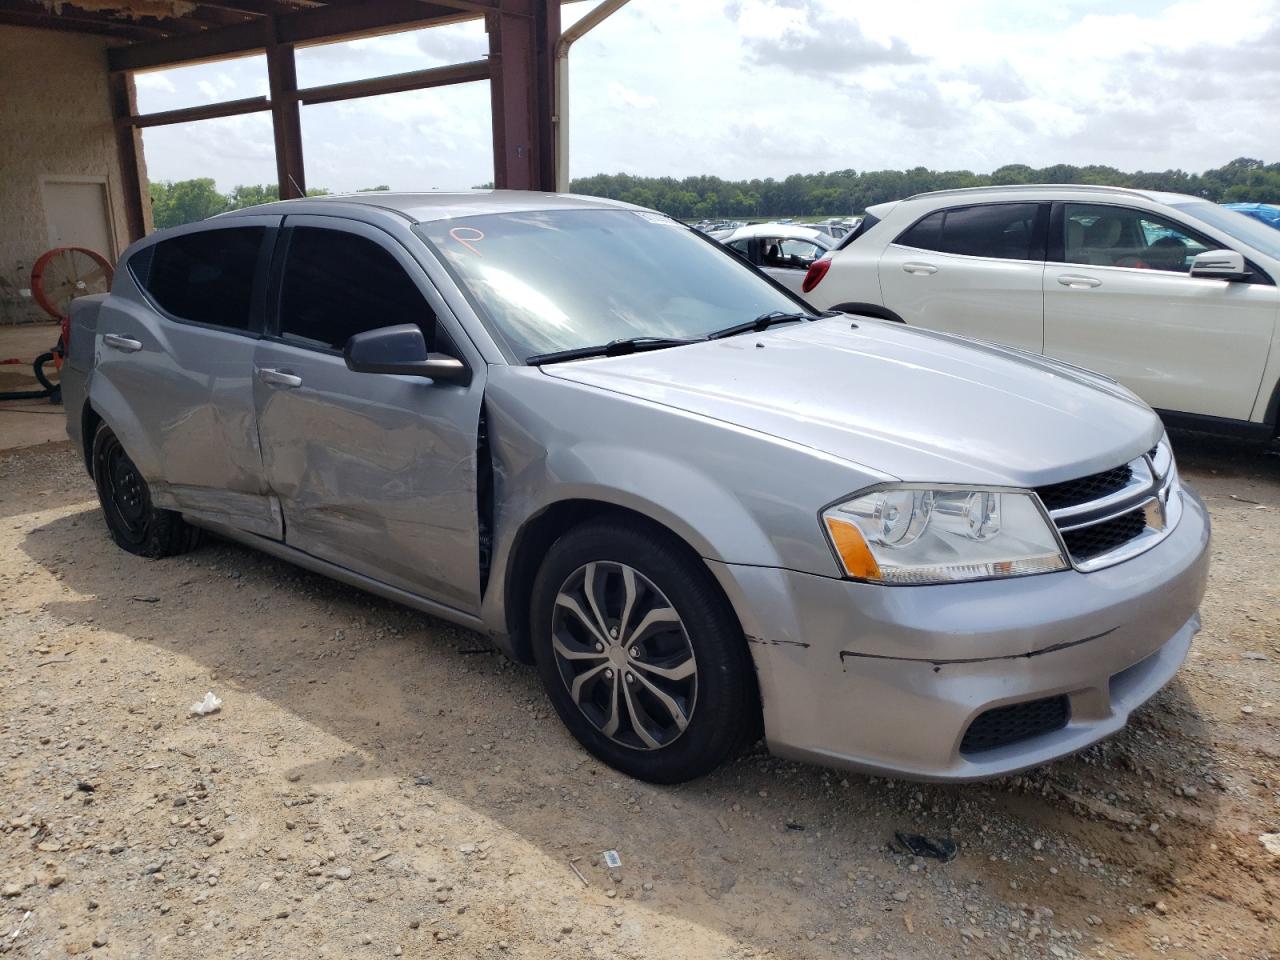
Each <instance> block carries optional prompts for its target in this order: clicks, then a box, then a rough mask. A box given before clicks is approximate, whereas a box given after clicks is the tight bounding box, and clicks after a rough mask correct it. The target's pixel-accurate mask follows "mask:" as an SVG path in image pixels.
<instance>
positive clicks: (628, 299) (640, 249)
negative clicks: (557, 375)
mask: <svg viewBox="0 0 1280 960" xmlns="http://www.w3.org/2000/svg"><path fill="white" fill-rule="evenodd" d="M414 230H415V231H416V232H417V233H418V235H419V236H421V237H422V238H423V239H425V240H426V241H427V242H428V243H429V244H430V245H431V246H432V248H434V250H435V251H436V253H437V254H438V255H439V256H440V258H441V259H442V260H443V261H444V262H445V263H446V264H447V265H448V266H449V268H450V269H451V271H452V272H453V274H454V276H455V278H456V279H457V280H458V281H459V284H460V286H462V288H463V289H464V290H465V291H466V292H467V294H468V295H469V296H470V298H471V300H472V303H473V304H474V305H475V306H476V308H477V312H478V313H479V314H480V316H481V319H482V320H484V321H485V322H486V324H488V325H489V327H490V329H491V331H492V332H493V333H494V335H495V336H496V337H498V338H499V339H501V340H504V341H505V342H506V343H507V345H508V346H509V347H510V349H511V351H512V352H513V353H514V354H515V355H516V356H518V357H519V358H520V360H521V361H524V360H527V359H528V358H529V357H531V356H536V355H539V354H547V353H554V352H557V351H561V350H570V349H574V348H577V347H589V346H595V345H597V344H604V343H608V342H610V341H612V340H626V339H630V338H633V337H671V338H678V339H688V338H695V337H703V336H706V335H707V334H709V333H712V332H713V331H716V330H722V329H724V328H725V327H729V326H732V325H734V324H739V323H742V322H744V321H749V320H751V319H753V318H755V317H758V316H760V315H761V314H763V313H768V312H770V311H775V310H777V311H784V312H787V313H794V312H795V311H797V310H801V309H803V306H802V305H801V304H799V303H798V302H797V301H795V300H793V299H791V298H790V297H789V296H787V295H786V294H785V293H783V292H782V291H780V290H778V289H777V288H776V287H774V286H773V285H772V284H771V283H769V281H767V280H765V279H763V278H762V277H760V276H759V275H757V274H756V273H755V272H754V271H752V270H751V268H749V267H747V266H746V265H744V264H743V263H742V261H741V260H740V259H739V258H738V257H736V256H734V255H732V254H730V253H729V252H727V251H726V250H725V249H724V248H722V247H720V246H719V245H717V244H714V243H710V242H708V241H707V240H704V239H702V238H701V237H699V236H697V234H695V233H694V232H693V231H692V230H690V229H688V228H687V227H685V226H683V225H681V224H678V223H676V222H675V221H674V220H671V219H669V218H667V217H664V216H662V215H661V214H655V213H647V212H642V211H634V210H543V211H536V212H525V213H496V214H488V215H486V216H478V217H459V218H455V219H450V220H434V221H429V222H426V223H420V224H418V225H417V226H415V227H414Z"/></svg>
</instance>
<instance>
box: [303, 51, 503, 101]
mask: <svg viewBox="0 0 1280 960" xmlns="http://www.w3.org/2000/svg"><path fill="white" fill-rule="evenodd" d="M488 79H489V61H488V60H471V61H469V62H467V63H453V64H450V65H449V66H446V67H431V68H429V69H427V70H411V71H409V72H408V73H393V74H390V75H388V76H385V77H371V78H370V79H368V80H350V81H348V82H346V83H330V84H327V85H325V86H323V87H307V88H306V89H305V90H299V91H298V93H297V98H298V102H299V103H303V104H307V105H311V104H316V103H333V102H334V101H336V100H355V99H357V98H359V97H378V96H382V95H383V94H387V93H403V92H404V91H406V90H425V89H427V88H428V87H443V86H448V85H449V84H454V83H470V82H472V81H475V80H488Z"/></svg>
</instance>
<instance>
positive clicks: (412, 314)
mask: <svg viewBox="0 0 1280 960" xmlns="http://www.w3.org/2000/svg"><path fill="white" fill-rule="evenodd" d="M400 323H416V324H417V325H418V326H419V327H420V328H421V329H422V335H423V336H424V337H425V338H426V341H427V349H429V350H434V349H435V315H434V313H432V310H431V307H430V305H428V303H427V301H426V299H425V298H424V297H423V296H422V293H421V292H420V291H419V290H418V287H417V285H416V284H415V283H414V282H413V279H412V278H411V277H410V276H409V274H408V273H406V272H405V269H404V268H403V267H402V266H400V263H399V262H398V261H397V260H396V258H395V257H393V256H392V255H391V254H390V253H389V252H388V251H386V250H385V249H383V248H382V247H381V246H379V245H378V244H376V243H374V242H373V241H372V240H369V239H368V238H366V237H361V236H358V235H356V234H354V233H347V232H346V231H344V230H326V229H324V228H323V227H295V228H294V229H293V231H292V235H291V237H290V239H289V251H288V256H287V259H286V260H285V268H284V281H283V283H282V285H281V290H280V336H281V338H283V339H284V340H288V341H291V342H293V343H299V344H302V345H304V346H314V347H327V348H329V349H332V350H341V349H342V348H343V347H344V346H345V345H346V342H347V340H349V339H350V338H351V337H352V336H354V335H355V334H357V333H363V332H364V331H366V330H376V329H377V328H379V327H390V326H394V325H395V324H400Z"/></svg>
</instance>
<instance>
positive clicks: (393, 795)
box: [0, 437, 1280, 960]
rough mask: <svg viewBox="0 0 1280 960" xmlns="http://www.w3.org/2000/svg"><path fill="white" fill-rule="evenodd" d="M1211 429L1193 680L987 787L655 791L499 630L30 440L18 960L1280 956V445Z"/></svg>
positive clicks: (717, 784)
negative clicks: (613, 865) (478, 631)
mask: <svg viewBox="0 0 1280 960" xmlns="http://www.w3.org/2000/svg"><path fill="white" fill-rule="evenodd" d="M1175 445H1176V447H1177V450H1178V453H1179V457H1180V462H1181V465H1182V468H1183V472H1184V474H1185V475H1186V477H1187V478H1188V479H1189V480H1190V481H1191V482H1192V483H1194V484H1195V485H1196V486H1197V487H1198V488H1199V490H1200V491H1201V493H1202V494H1204V495H1205V497H1206V499H1207V501H1208V503H1209V505H1210V508H1211V510H1212V513H1213V519H1214V524H1215V532H1214V538H1215V540H1214V549H1213V552H1214V563H1213V575H1212V581H1211V584H1210V591H1209V596H1208V598H1207V600H1206V602H1205V606H1204V625H1205V629H1204V632H1203V633H1202V634H1201V636H1200V637H1199V639H1198V641H1197V642H1196V644H1195V646H1194V647H1193V652H1192V654H1191V659H1190V660H1189V661H1188V663H1187V665H1186V667H1185V668H1184V669H1183V671H1182V672H1181V674H1180V675H1179V677H1178V678H1177V679H1176V680H1175V681H1174V683H1173V684H1172V685H1171V686H1170V687H1169V688H1168V689H1167V690H1165V691H1164V692H1163V693H1161V694H1160V695H1159V696H1157V697H1156V699H1155V700H1153V701H1152V702H1151V703H1150V704H1149V705H1148V706H1147V707H1146V708H1144V709H1143V710H1142V711H1141V712H1140V714H1139V715H1138V716H1137V718H1136V719H1135V722H1134V723H1133V724H1132V725H1131V727H1130V728H1129V729H1128V730H1127V731H1126V732H1125V733H1123V734H1122V735H1120V736H1118V737H1116V738H1114V739H1112V740H1111V741H1109V742H1107V743H1105V744H1102V745H1099V746H1097V747H1094V748H1092V749H1090V750H1088V751H1086V752H1085V753H1083V754H1081V755H1079V756H1077V757H1074V758H1072V759H1069V760H1065V761H1062V762H1059V763H1056V764H1053V765H1051V766H1049V767H1047V768H1043V769H1039V770H1036V771H1034V772H1032V773H1030V774H1028V775H1025V776H1020V777H1015V778H1010V779H1008V780H1004V781H1000V782H996V783H991V784H986V785H976V786H957V787H937V786H922V785H918V784H912V783H903V782H887V781H885V780H880V779H873V778H868V777H862V776H856V775H846V774H843V773H839V772H832V771H826V770H822V769H819V768H817V767H809V766H803V765H797V764H792V763H785V762H781V761H778V760H775V759H772V758H770V757H768V756H767V755H766V754H765V753H764V752H763V750H762V749H759V748H758V749H757V750H756V752H754V753H752V754H750V755H749V756H747V757H745V758H743V759H741V760H739V761H737V762H735V763H733V764H731V765H729V766H728V767H727V768H724V769H722V770H720V771H719V772H717V773H716V774H714V775H712V776H710V777H708V778H706V779H704V780H701V781H698V782H695V783H692V784H688V785H685V786H682V787H677V788H659V787H653V786H649V785H646V784H641V783H636V782H632V781H629V780H626V779H624V778H622V777H620V776H619V775H618V774H616V773H614V772H612V771H611V770H609V769H608V768H606V767H604V766H602V765H600V764H598V763H596V762H595V761H594V760H592V759H589V758H588V757H587V756H586V755H585V754H584V753H583V752H582V751H581V750H580V749H579V748H578V747H577V746H576V744H575V743H574V742H572V741H571V740H570V738H569V737H568V735H567V734H566V733H565V732H564V730H563V729H562V728H561V726H560V724H559V722H558V721H557V720H556V718H555V716H554V714H553V712H552V711H551V708H550V706H549V704H548V703H547V701H546V700H545V699H544V698H543V695H542V693H541V692H540V690H539V688H538V686H537V682H536V678H535V676H534V674H533V671H532V670H530V669H528V668H525V667H520V666H517V665H514V664H510V663H508V662H506V661H504V660H503V659H502V658H501V657H499V656H498V655H496V654H495V653H493V652H492V651H491V650H490V649H489V648H488V647H487V645H486V643H485V642H484V641H483V640H482V639H480V638H479V637H477V636H475V635H472V634H469V633H467V632H466V631H463V630H460V629H458V628H456V627H453V626H450V625H447V624H444V623H441V622H438V621H434V620H431V619H430V618H427V617H424V616H422V615H419V614H417V613H413V612H411V611H408V610H405V609H402V608H399V607H396V606H394V605H392V604H390V603H386V602H383V601H380V600H377V599H374V598H371V597H369V596H366V595H364V594H361V593H359V592H357V591H355V590H352V589H348V588H346V587H343V586H340V585H338V584H335V583H332V582H329V581H327V580H324V579H322V578H320V577H316V576H312V575H310V574H307V573H303V572H301V571H299V570H297V569H294V568H292V567H290V566H288V565H287V564H284V563H282V562H279V561H276V560H273V559H270V558H268V557H266V556H262V555H258V554H255V553H253V552H251V551H249V550H247V549H244V548H241V547H239V546H236V545H232V544H228V543H224V542H219V541H210V542H206V544H205V545H204V546H202V547H201V548H200V549H199V550H197V551H196V552H194V553H192V554H189V555H187V556H184V557H179V558H174V559H168V560H163V561H157V562H150V561H146V560H141V559H138V558H136V557H133V556H130V555H128V554H125V553H123V552H121V551H120V550H118V549H116V548H115V547H114V546H113V545H112V544H111V543H110V541H109V540H108V538H107V534H106V530H105V528H104V526H103V523H102V521H101V518H100V515H99V513H98V508H97V503H96V501H95V499H94V496H93V489H92V485H91V483H90V481H89V479H88V478H87V477H86V475H85V472H84V469H83V467H82V465H81V463H80V462H79V461H78V459H77V457H76V455H75V454H74V452H73V451H72V450H71V449H70V447H69V445H68V444H66V443H58V444H44V445H41V446H33V447H28V448H26V449H20V450H14V451H9V452H7V453H0V518H3V519H2V520H0V558H3V562H2V564H0V894H2V896H0V955H5V954H8V955H13V956H21V957H33V958H49V957H65V956H68V955H71V956H92V957H100V958H108V957H111V958H133V957H137V958H153V957H191V958H202V960H203V958H210V960H215V958H216V960H224V958H238V957H249V958H253V957H272V958H276V957H279V958H285V957H289V958H292V957H316V956H319V957H334V958H348V957H350V958H365V957H392V956H405V957H447V958H472V957H483V958H489V957H493V958H499V957H523V958H552V957H556V958H558V957H566V958H568V957H572V958H581V957H601V958H604V957H610V958H612V957H626V958H661V960H668V958H670V960H681V958H690V960H694V958H696V960H710V958H745V957H766V956H769V957H778V958H817V960H821V958H835V957H841V958H844V957H866V958H875V960H881V958H900V960H906V958H933V957H1002V956H1013V957H1053V958H1064V957H1077V956H1083V957H1107V958H1119V957H1154V956H1160V957H1176V958H1187V960H1191V958H1195V960H1201V958H1218V957H1223V958H1232V960H1235V958H1270V957H1277V956H1280V919H1278V916H1277V914H1278V912H1280V906H1278V905H1277V901H1278V900H1280V857H1275V856H1273V855H1272V854H1270V853H1269V852H1268V851H1267V850H1266V849H1265V848H1264V846H1263V844H1262V843H1261V842H1260V840H1259V836H1260V835H1261V834H1267V833H1275V832H1278V831H1280V736H1278V734H1280V596H1278V594H1280V456H1276V455H1275V454H1274V453H1272V452H1264V451H1263V450H1261V449H1259V448H1256V447H1247V446H1243V445H1234V444H1229V443H1226V442H1222V441H1207V440H1203V439H1195V438H1188V437H1178V438H1176V439H1175ZM206 691H212V692H214V693H216V694H217V695H218V696H220V697H221V698H222V699H223V706H222V710H221V712H219V713H216V714H213V715H211V716H205V717H193V716H191V715H190V713H189V710H190V707H191V705H192V704H193V703H195V702H196V701H198V700H200V699H201V698H202V697H203V696H204V694H205V692H206ZM897 830H903V831H912V832H917V833H924V834H929V835H935V836H950V837H952V838H953V839H954V840H955V842H956V843H957V844H958V845H959V856H958V857H957V859H955V860H954V861H953V862H951V863H948V864H945V865H942V864H938V863H936V862H934V861H926V860H918V859H913V858H912V857H910V856H907V855H904V854H902V853H899V852H895V851H894V850H893V849H892V847H891V843H892V839H893V835H894V832H895V831H897ZM606 850H616V851H617V852H618V854H619V856H620V858H621V866H620V867H619V868H618V869H616V870H612V871H611V870H610V869H609V868H608V867H606V866H605V865H604V863H603V859H602V853H603V851H606ZM579 874H580V875H581V877H580V876H579Z"/></svg>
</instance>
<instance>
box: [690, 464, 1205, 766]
mask: <svg viewBox="0 0 1280 960" xmlns="http://www.w3.org/2000/svg"><path fill="white" fill-rule="evenodd" d="M1182 496H1183V497H1184V498H1185V502H1184V510H1183V515H1182V519H1181V522H1180V523H1179V524H1178V526H1177V528H1176V529H1175V530H1174V531H1173V532H1172V533H1170V534H1169V536H1168V537H1167V538H1166V539H1165V540H1164V541H1163V542H1162V543H1160V544H1159V545H1158V546H1156V547H1154V548H1153V549H1151V550H1150V551H1148V552H1147V553H1144V554H1142V555H1141V556H1138V557H1135V558H1133V559H1131V560H1128V561H1125V562H1124V563H1120V564H1117V565H1116V566H1114V567H1109V568H1107V569H1104V570H1098V571H1095V572H1093V573H1087V574H1086V573H1079V572H1077V571H1074V570H1071V571H1064V572H1062V573H1053V574H1044V575H1040V576H1032V577H1023V578H1018V579H1010V580H995V581H987V582H981V583H967V584H944V585H939V586H911V587H886V586H878V585H873V584H865V583H852V582H849V581H844V580H836V579H832V578H828V577H820V576H814V575H812V574H805V573H797V572H795V571H790V570H779V569H775V568H768V567H747V566H738V565H734V564H724V563H718V562H714V561H709V562H708V563H709V566H710V568H711V569H712V572H713V573H715V575H716V576H717V578H718V579H719V580H720V583H721V585H722V586H723V587H724V589H725V591H726V593H728V595H729V599H730V601H731V602H732V603H733V605H734V608H735V609H736V610H737V612H738V615H739V617H740V619H741V621H742V625H743V629H744V631H745V632H746V634H747V639H748V640H749V641H750V643H751V650H752V655H753V657H754V659H755V664H756V671H757V674H758V676H759V682H760V692H761V698H762V700H763V702H764V720H765V735H766V738H767V740H768V744H769V748H770V750H772V751H773V752H774V753H776V754H778V755H780V756H785V757H792V758H796V759H802V760H809V761H813V762H816V763H821V764H824V765H829V766H842V767H849V768H852V769H856V770H861V771H865V772H870V773H880V774H889V775H893V776H901V777H909V778H915V779H923V780H955V781H963V780H978V779H984V778H987V777H994V776H1001V775H1004V774H1009V773H1014V772H1016V771H1018V770H1023V769H1026V768H1028V767H1032V766H1036V765H1038V764H1042V763H1045V762H1047V761H1049V760H1053V759H1055V758H1057V757H1061V756H1064V755H1066V754H1069V753H1072V752H1074V751H1076V750H1080V749H1082V748H1083V747H1086V746H1088V745H1089V744H1091V743H1095V742H1096V741H1098V740H1100V739H1102V738H1104V737H1106V736H1109V735H1110V734H1113V733H1115V732H1116V731H1118V730H1120V729H1121V728H1123V727H1124V725H1125V723H1126V722H1127V720H1128V718H1129V714H1130V713H1131V712H1132V711H1133V710H1134V709H1135V708H1136V707H1138V706H1139V705H1140V704H1142V703H1144V702H1145V701H1146V700H1147V699H1149V698H1150V697H1151V696H1152V695H1154V694H1155V693H1156V692H1157V691H1158V690H1160V688H1161V687H1163V686H1164V685H1165V684H1166V683H1168V682H1169V680H1170V679H1171V678H1172V677H1173V675H1174V674H1175V673H1176V672H1177V670H1178V667H1179V666H1180V665H1181V664H1182V662H1183V660H1184V659H1186V656H1187V651H1188V650H1189V649H1190V646H1191V638H1192V637H1193V636H1194V635H1195V633H1196V632H1197V631H1198V630H1199V627H1200V618H1199V613H1198V608H1199V605H1200V600H1201V598H1202V597H1203V596H1204V589H1205V581H1206V578H1207V575H1208V548H1209V518H1208V515H1207V513H1206V512H1205V508H1204V504H1203V503H1201V501H1200V499H1199V498H1198V497H1197V496H1196V495H1195V494H1194V493H1193V492H1192V491H1191V490H1190V489H1187V488H1185V487H1184V489H1183V493H1182ZM1059 696H1064V697H1066V698H1067V701H1068V703H1069V708H1070V718H1069V720H1068V721H1067V723H1066V724H1065V726H1061V727H1060V728H1059V729H1056V730H1053V731H1052V732H1048V733H1041V734H1039V735H1036V736H1032V737H1029V738H1027V739H1023V740H1020V741H1018V742H1016V743H1010V744H1008V745H1005V746H999V747H995V748H991V749H982V750H968V751H965V750H962V749H961V744H962V741H963V739H964V735H965V732H966V730H968V729H969V726H970V724H971V723H972V722H973V721H974V720H975V718H977V717H979V716H980V715H981V714H983V713H985V712H986V711H988V710H991V709H993V708H996V707H1001V706H1006V705H1010V704H1019V703H1025V702H1029V701H1033V700H1040V699H1044V698H1050V697H1059Z"/></svg>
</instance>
